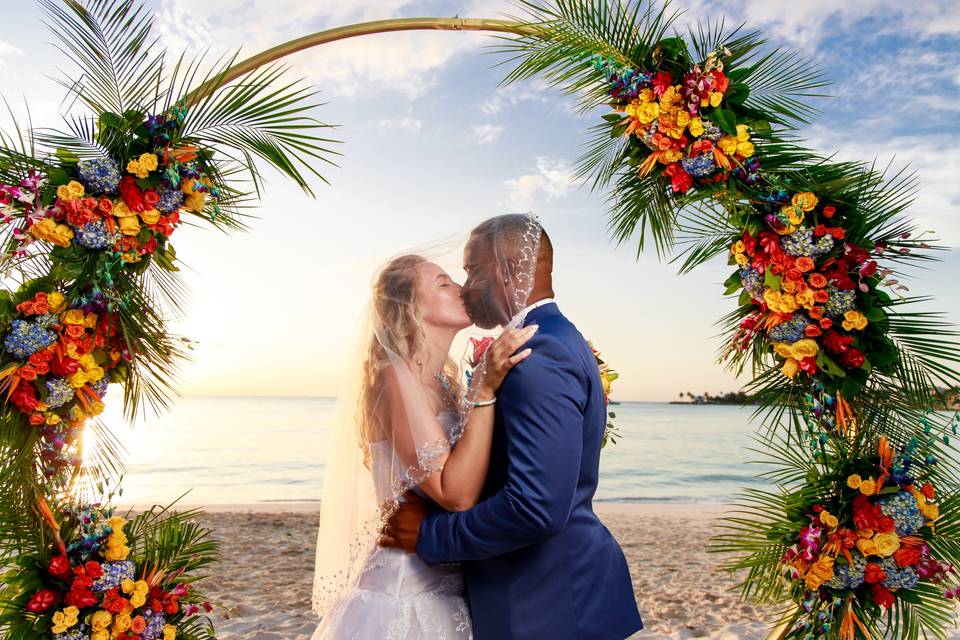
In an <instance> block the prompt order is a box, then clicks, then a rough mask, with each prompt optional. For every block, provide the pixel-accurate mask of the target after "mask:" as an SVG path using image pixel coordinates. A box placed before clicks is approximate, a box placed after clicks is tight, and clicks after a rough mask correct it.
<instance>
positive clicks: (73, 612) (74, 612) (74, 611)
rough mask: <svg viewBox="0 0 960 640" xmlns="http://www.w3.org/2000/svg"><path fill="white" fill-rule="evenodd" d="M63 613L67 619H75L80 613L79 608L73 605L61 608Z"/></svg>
mask: <svg viewBox="0 0 960 640" xmlns="http://www.w3.org/2000/svg"><path fill="white" fill-rule="evenodd" d="M63 615H65V616H67V620H70V619H73V620H76V619H77V616H79V615H80V609H78V608H77V607H74V606H70V607H67V608H66V609H64V610H63Z"/></svg>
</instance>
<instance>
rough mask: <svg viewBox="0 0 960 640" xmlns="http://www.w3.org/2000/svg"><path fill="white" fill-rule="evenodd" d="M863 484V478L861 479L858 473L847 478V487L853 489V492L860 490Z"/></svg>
mask: <svg viewBox="0 0 960 640" xmlns="http://www.w3.org/2000/svg"><path fill="white" fill-rule="evenodd" d="M861 482H863V478H861V477H860V476H859V475H858V474H856V473H855V474H853V475H851V476H848V477H847V486H848V487H850V488H851V489H853V490H857V489H859V488H860V483H861Z"/></svg>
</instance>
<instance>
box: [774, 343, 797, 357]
mask: <svg viewBox="0 0 960 640" xmlns="http://www.w3.org/2000/svg"><path fill="white" fill-rule="evenodd" d="M773 350H774V351H775V352H776V354H777V355H778V356H782V357H784V358H792V357H793V349H791V348H790V345H789V344H787V343H786V342H774V343H773Z"/></svg>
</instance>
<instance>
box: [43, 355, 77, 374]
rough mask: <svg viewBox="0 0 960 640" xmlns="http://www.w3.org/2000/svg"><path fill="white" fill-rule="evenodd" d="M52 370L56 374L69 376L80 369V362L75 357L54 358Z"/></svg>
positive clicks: (51, 364) (51, 363)
mask: <svg viewBox="0 0 960 640" xmlns="http://www.w3.org/2000/svg"><path fill="white" fill-rule="evenodd" d="M50 370H51V371H53V373H54V375H56V376H59V377H61V378H67V377H70V376H72V375H73V374H75V373H76V372H77V371H79V370H80V363H79V362H77V361H76V360H74V359H73V358H66V357H64V358H54V359H53V360H52V361H51V362H50Z"/></svg>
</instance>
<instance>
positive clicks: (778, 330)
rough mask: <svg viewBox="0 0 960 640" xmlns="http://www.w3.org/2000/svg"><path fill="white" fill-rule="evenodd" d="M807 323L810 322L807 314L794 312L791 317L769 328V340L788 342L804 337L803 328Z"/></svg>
mask: <svg viewBox="0 0 960 640" xmlns="http://www.w3.org/2000/svg"><path fill="white" fill-rule="evenodd" d="M808 324H810V320H809V319H808V318H807V316H805V315H804V314H802V313H794V314H793V317H792V318H790V319H789V320H787V321H786V322H783V323H780V324H778V325H777V326H775V327H774V328H773V329H770V333H769V337H770V340H772V341H773V342H786V343H788V344H792V343H794V342H796V341H797V340H802V339H803V338H805V337H806V334H805V333H804V330H805V329H806V327H807V325H808Z"/></svg>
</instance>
